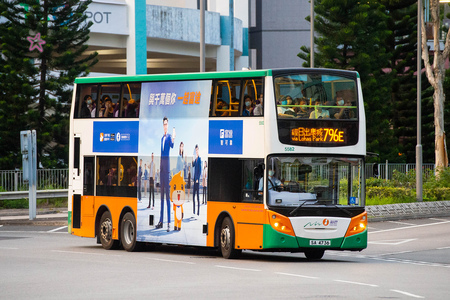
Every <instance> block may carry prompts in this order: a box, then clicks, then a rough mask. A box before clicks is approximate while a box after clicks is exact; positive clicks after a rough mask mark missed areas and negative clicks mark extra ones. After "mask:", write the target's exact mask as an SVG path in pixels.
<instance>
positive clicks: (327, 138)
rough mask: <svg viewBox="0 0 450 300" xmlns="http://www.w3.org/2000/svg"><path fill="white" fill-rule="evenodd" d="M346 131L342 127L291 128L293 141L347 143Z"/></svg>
mask: <svg viewBox="0 0 450 300" xmlns="http://www.w3.org/2000/svg"><path fill="white" fill-rule="evenodd" d="M345 136H346V135H345V132H344V130H342V129H341V128H322V127H319V128H306V127H298V128H293V129H292V130H291V141H292V142H319V143H338V144H341V143H345V142H346V141H345V138H344V137H345Z"/></svg>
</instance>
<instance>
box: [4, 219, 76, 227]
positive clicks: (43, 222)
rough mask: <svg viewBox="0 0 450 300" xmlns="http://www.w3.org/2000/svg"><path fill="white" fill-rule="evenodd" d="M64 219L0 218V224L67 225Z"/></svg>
mask: <svg viewBox="0 0 450 300" xmlns="http://www.w3.org/2000/svg"><path fill="white" fill-rule="evenodd" d="M67 224H68V222H67V218H65V219H40V220H0V225H20V226H24V225H28V226H30V225H31V226H67Z"/></svg>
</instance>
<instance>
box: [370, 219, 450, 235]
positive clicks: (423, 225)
mask: <svg viewBox="0 0 450 300" xmlns="http://www.w3.org/2000/svg"><path fill="white" fill-rule="evenodd" d="M447 223H450V221H445V222H438V223H430V224H422V225H415V226H408V227H399V228H391V229H384V230H378V231H375V232H374V231H369V234H375V233H380V232H389V231H397V230H403V229H412V228H419V227H427V226H434V225H442V224H447Z"/></svg>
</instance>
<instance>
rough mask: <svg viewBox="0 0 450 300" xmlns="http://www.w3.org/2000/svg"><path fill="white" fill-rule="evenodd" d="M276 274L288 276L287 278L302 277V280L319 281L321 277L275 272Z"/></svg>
mask: <svg viewBox="0 0 450 300" xmlns="http://www.w3.org/2000/svg"><path fill="white" fill-rule="evenodd" d="M275 274H279V275H286V276H294V277H301V278H308V279H319V277H313V276H305V275H299V274H291V273H282V272H275Z"/></svg>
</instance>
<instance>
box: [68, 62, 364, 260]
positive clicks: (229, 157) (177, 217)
mask: <svg viewBox="0 0 450 300" xmlns="http://www.w3.org/2000/svg"><path fill="white" fill-rule="evenodd" d="M73 99H74V100H73V104H72V110H71V126H70V159H69V165H70V175H71V176H70V182H69V225H70V226H69V231H70V232H71V233H72V234H73V235H77V236H83V237H92V238H95V237H96V238H97V242H98V243H101V244H102V246H103V247H104V248H105V249H112V248H118V247H120V246H122V247H123V248H124V249H125V250H127V251H133V250H134V249H136V247H137V246H139V245H141V243H157V244H173V245H188V246H199V247H214V248H217V249H219V250H220V252H221V254H222V255H223V257H225V258H234V257H237V256H238V255H239V254H240V252H241V251H242V250H254V251H270V252H278V251H285V252H303V253H304V254H305V256H306V257H307V258H308V259H320V258H322V256H323V255H324V252H325V250H350V251H361V250H363V249H364V248H366V247H367V213H366V211H365V209H364V203H365V195H364V192H365V178H364V172H363V170H364V159H365V155H366V137H365V114H364V105H363V97H362V91H361V84H360V78H359V75H358V73H357V72H353V71H342V70H329V69H303V68H297V69H278V70H248V71H232V72H211V73H185V74H164V75H138V76H115V77H95V78H94V77H92V78H78V79H76V80H75V88H74V95H73Z"/></svg>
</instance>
